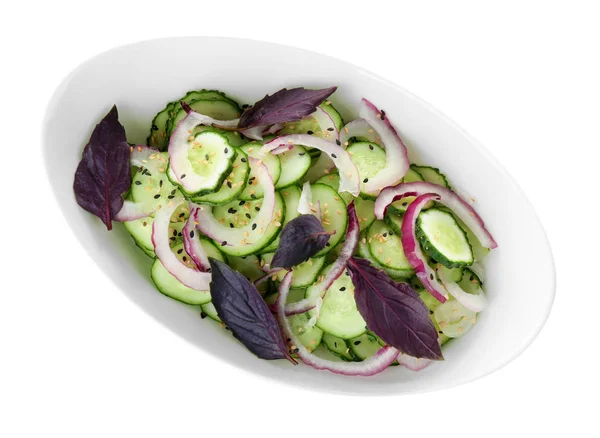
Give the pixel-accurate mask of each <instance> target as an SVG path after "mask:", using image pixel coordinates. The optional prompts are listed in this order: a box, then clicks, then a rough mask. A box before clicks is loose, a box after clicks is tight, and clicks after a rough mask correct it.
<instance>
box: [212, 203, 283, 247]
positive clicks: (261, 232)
mask: <svg viewBox="0 0 600 438" xmlns="http://www.w3.org/2000/svg"><path fill="white" fill-rule="evenodd" d="M261 205H262V200H261V199H257V200H255V201H237V200H236V201H232V202H229V203H227V204H224V205H219V206H217V207H213V209H212V213H213V216H214V217H215V218H216V219H217V220H218V221H219V222H221V223H222V224H224V225H225V226H227V225H229V227H230V228H242V227H245V226H247V225H249V224H252V219H253V218H254V217H255V216H256V215H257V213H258V211H260V207H261ZM283 217H285V204H284V202H283V198H282V196H281V194H280V193H279V192H275V217H274V218H273V221H271V223H270V224H256V227H254V228H255V229H254V230H252V231H250V232H249V234H248V236H247V242H246V244H245V245H231V246H229V245H226V246H221V251H222V252H224V253H225V254H227V255H233V256H238V257H241V256H247V255H250V254H257V253H258V252H259V251H261V250H262V249H263V248H265V247H266V246H267V245H269V244H270V243H271V242H272V241H273V240H275V238H276V237H277V235H278V234H279V232H280V231H281V224H280V222H279V221H281V220H283ZM278 224H279V225H278Z"/></svg>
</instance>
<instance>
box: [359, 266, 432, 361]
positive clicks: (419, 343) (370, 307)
mask: <svg viewBox="0 0 600 438" xmlns="http://www.w3.org/2000/svg"><path fill="white" fill-rule="evenodd" d="M348 271H349V272H350V277H351V278H352V283H353V284H354V298H355V300H356V306H357V307H358V311H359V312H360V314H361V315H362V317H363V318H364V320H365V322H366V323H367V327H369V330H372V331H373V332H374V333H375V334H376V335H377V336H379V337H380V338H381V339H383V341H384V342H386V343H387V344H389V345H391V346H392V347H394V348H397V349H398V350H400V351H401V352H403V353H405V354H408V355H409V356H413V357H418V358H427V359H433V360H441V359H443V356H442V350H441V348H440V344H439V343H438V333H437V331H436V329H435V326H434V325H433V322H432V321H431V318H430V317H429V310H428V309H427V306H425V303H423V301H422V300H421V298H420V297H419V294H418V293H417V292H415V291H414V290H413V289H412V287H410V286H409V285H408V284H406V283H397V282H395V281H394V280H392V279H391V278H390V277H388V275H387V274H386V273H385V272H383V271H380V270H378V269H376V268H374V267H373V266H372V265H371V263H369V262H368V261H367V260H365V259H359V258H356V257H352V258H351V259H350V260H349V261H348Z"/></svg>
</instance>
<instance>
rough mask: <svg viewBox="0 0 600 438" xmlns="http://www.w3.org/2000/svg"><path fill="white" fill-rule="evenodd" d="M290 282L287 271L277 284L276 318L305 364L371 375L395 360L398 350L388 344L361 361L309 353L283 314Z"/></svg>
mask: <svg viewBox="0 0 600 438" xmlns="http://www.w3.org/2000/svg"><path fill="white" fill-rule="evenodd" d="M291 283H292V273H291V272H288V273H287V274H286V275H285V277H284V278H283V281H282V282H281V284H280V285H279V295H278V297H277V301H276V303H275V308H276V314H277V320H278V321H279V325H280V326H281V328H282V330H283V333H284V338H288V339H290V341H289V343H290V344H291V345H293V346H294V347H295V348H296V349H297V350H298V351H297V354H298V356H299V357H300V359H301V360H302V362H304V363H305V364H306V365H308V366H310V367H312V368H315V369H317V370H327V371H331V372H332V373H335V374H343V375H346V376H373V375H375V374H378V373H380V372H382V371H383V370H385V369H386V368H387V367H389V366H390V365H391V364H392V363H393V362H394V361H395V360H396V357H398V350H396V349H395V348H392V347H390V346H385V347H381V348H380V349H379V350H378V351H377V352H376V353H375V354H374V355H373V356H371V357H370V358H368V359H366V360H364V361H362V362H333V361H331V360H327V359H322V358H320V357H318V356H316V355H314V354H312V353H310V352H309V351H308V350H307V349H306V347H304V345H302V343H301V342H300V340H299V339H298V338H297V337H296V335H295V334H294V331H293V330H292V327H291V326H290V322H289V321H288V319H287V317H286V315H285V314H286V312H285V309H286V307H287V306H286V305H285V302H286V300H287V296H288V293H289V291H290V285H291Z"/></svg>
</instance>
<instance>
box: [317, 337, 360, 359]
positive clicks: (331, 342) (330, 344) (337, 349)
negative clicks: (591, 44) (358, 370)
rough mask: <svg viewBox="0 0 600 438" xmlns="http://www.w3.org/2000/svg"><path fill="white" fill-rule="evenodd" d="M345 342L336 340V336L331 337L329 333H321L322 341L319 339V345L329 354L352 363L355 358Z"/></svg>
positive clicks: (340, 339) (339, 339)
mask: <svg viewBox="0 0 600 438" xmlns="http://www.w3.org/2000/svg"><path fill="white" fill-rule="evenodd" d="M346 342H347V341H346V340H345V339H342V338H338V337H337V336H333V335H332V334H331V333H326V332H323V339H321V343H322V344H323V345H324V346H325V348H327V349H328V350H329V351H330V352H331V353H333V354H335V355H336V356H337V357H339V358H340V359H342V360H344V361H346V362H354V361H355V360H356V358H355V357H354V355H353V354H352V350H351V349H350V347H349V346H348V344H347V343H346Z"/></svg>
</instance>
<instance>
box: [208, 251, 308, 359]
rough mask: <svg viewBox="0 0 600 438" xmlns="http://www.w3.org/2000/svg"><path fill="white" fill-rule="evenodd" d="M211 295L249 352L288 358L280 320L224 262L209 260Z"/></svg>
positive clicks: (246, 280) (244, 278) (217, 307)
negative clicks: (278, 321) (280, 328)
mask: <svg viewBox="0 0 600 438" xmlns="http://www.w3.org/2000/svg"><path fill="white" fill-rule="evenodd" d="M209 261H210V268H211V272H212V280H211V282H210V294H211V296H212V302H213V304H214V306H215V309H217V314H218V315H219V318H221V321H223V322H224V323H225V324H226V325H227V327H228V328H229V329H230V330H231V332H232V333H233V335H234V336H235V337H236V338H237V339H239V340H240V342H241V343H242V344H244V345H245V346H246V348H247V349H248V350H250V351H251V352H252V353H254V354H255V355H257V356H258V357H260V358H262V359H287V360H289V361H290V362H292V363H294V364H295V363H296V361H295V360H294V359H292V358H291V356H290V355H289V353H288V350H287V347H286V346H285V342H284V340H283V337H282V335H281V331H280V330H279V325H278V324H277V320H276V319H275V317H274V316H273V314H272V313H271V311H270V310H269V307H268V306H267V303H265V301H264V300H263V298H262V297H261V296H260V293H258V290H256V287H254V285H253V284H252V283H250V282H249V281H248V279H247V278H246V277H244V276H243V275H242V274H240V273H239V272H236V271H234V270H232V269H231V268H230V267H229V266H227V265H226V264H225V263H222V262H220V261H218V260H215V259H213V258H209Z"/></svg>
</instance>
